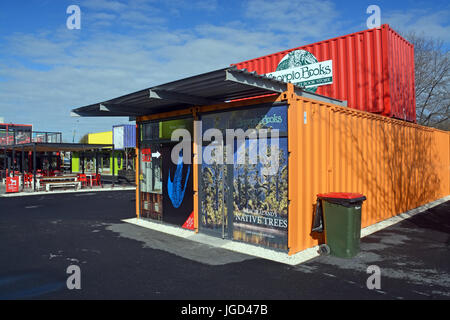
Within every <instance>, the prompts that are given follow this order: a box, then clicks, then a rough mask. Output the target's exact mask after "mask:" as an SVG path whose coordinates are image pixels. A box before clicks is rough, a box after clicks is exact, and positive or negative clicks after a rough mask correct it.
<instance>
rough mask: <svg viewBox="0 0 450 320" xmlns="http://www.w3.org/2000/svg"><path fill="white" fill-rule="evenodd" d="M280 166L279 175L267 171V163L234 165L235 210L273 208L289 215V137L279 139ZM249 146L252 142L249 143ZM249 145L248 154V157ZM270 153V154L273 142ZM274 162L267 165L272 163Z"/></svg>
mask: <svg viewBox="0 0 450 320" xmlns="http://www.w3.org/2000/svg"><path fill="white" fill-rule="evenodd" d="M279 141H280V142H279V149H280V150H279V158H278V160H279V169H278V171H277V173H276V174H275V175H263V174H262V172H261V171H262V170H261V169H262V167H263V165H262V164H260V163H258V164H249V163H248V161H246V163H245V164H236V165H235V166H234V192H233V199H234V211H235V212H234V214H235V215H236V214H241V213H242V212H243V210H244V209H247V211H251V212H257V211H258V210H260V211H269V212H273V213H275V214H277V215H280V216H283V217H284V218H287V193H288V169H287V138H280V140H279ZM247 146H248V143H247ZM248 150H249V148H248V147H247V148H246V157H248ZM267 154H268V155H269V156H270V145H268V150H267ZM269 165H270V163H268V164H266V165H264V166H265V167H267V168H268V167H269Z"/></svg>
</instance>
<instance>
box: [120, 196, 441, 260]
mask: <svg viewBox="0 0 450 320" xmlns="http://www.w3.org/2000/svg"><path fill="white" fill-rule="evenodd" d="M449 200H450V196H446V197H444V198H441V199H439V200H436V201H433V202H430V203H427V204H425V205H423V206H421V207H418V208H415V209H412V210H410V211H407V212H405V213H402V214H399V215H397V216H395V217H392V218H389V219H386V220H384V221H381V222H378V223H376V224H374V225H371V226H369V227H366V228H363V229H362V230H361V238H363V237H366V236H368V235H371V234H373V233H375V232H377V231H380V230H382V229H385V228H387V227H390V226H392V225H394V224H397V223H399V222H401V221H403V220H406V219H409V218H411V217H413V216H415V215H417V214H419V213H421V212H424V211H426V210H428V209H431V208H433V207H435V206H438V205H440V204H442V203H444V202H446V201H449ZM122 221H123V222H126V223H130V224H134V225H137V226H140V227H144V228H148V229H151V230H155V231H159V232H163V233H166V234H170V235H173V236H176V237H180V238H184V239H187V240H191V241H195V242H198V243H202V244H206V245H210V246H213V247H218V248H222V249H227V250H230V251H234V252H238V253H241V254H246V255H250V256H254V257H257V258H262V259H266V260H271V261H275V262H278V263H283V264H287V265H291V266H295V265H299V264H301V263H304V262H307V261H309V260H311V259H313V258H316V257H318V256H319V253H318V249H319V246H315V247H312V248H309V249H306V250H303V251H301V252H299V253H296V254H294V255H291V256H289V255H288V254H287V253H283V252H279V251H275V250H271V249H266V248H262V247H258V246H255V245H251V244H246V243H242V242H237V241H232V240H224V239H220V238H216V237H212V236H209V235H205V234H198V233H194V232H193V231H189V230H185V229H182V228H180V227H176V226H171V225H167V224H162V223H158V222H152V221H148V220H142V219H137V218H132V219H125V220H122Z"/></svg>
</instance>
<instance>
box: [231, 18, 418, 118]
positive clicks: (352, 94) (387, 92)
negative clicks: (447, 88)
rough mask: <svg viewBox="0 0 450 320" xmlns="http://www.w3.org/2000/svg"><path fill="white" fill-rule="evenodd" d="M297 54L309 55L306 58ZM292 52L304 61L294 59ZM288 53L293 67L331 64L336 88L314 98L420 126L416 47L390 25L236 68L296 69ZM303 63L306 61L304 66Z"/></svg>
mask: <svg viewBox="0 0 450 320" xmlns="http://www.w3.org/2000/svg"><path fill="white" fill-rule="evenodd" d="M297 50H304V51H307V52H306V54H307V55H303V53H304V51H297ZM293 51H296V52H298V53H299V54H300V55H297V56H295V57H294V56H293V53H291V52H293ZM289 53H291V56H292V59H293V61H294V62H295V59H296V58H297V61H300V62H299V63H300V64H301V65H302V66H307V65H308V64H311V63H316V62H326V61H328V60H331V62H329V64H332V70H333V71H332V83H331V84H324V85H319V86H318V87H317V89H316V91H315V92H316V93H318V94H321V95H325V96H328V97H331V98H335V99H339V100H344V101H347V103H348V107H350V108H354V109H358V110H363V111H368V112H372V113H378V114H382V115H384V116H388V117H392V118H397V119H402V120H407V121H411V122H415V121H416V96H415V84H414V46H413V45H412V44H410V43H409V42H407V41H406V40H405V39H404V38H402V37H401V36H400V35H399V34H397V33H396V32H395V31H394V30H392V29H391V28H390V27H389V25H387V24H385V25H382V26H381V27H380V28H375V29H370V30H365V31H361V32H357V33H353V34H350V35H346V36H341V37H338V38H334V39H330V40H325V41H321V42H317V43H314V44H310V45H306V46H302V47H298V48H294V49H290V50H285V51H281V52H278V53H274V54H271V55H268V56H264V57H260V58H256V59H253V60H248V61H244V62H240V63H237V64H235V65H236V66H237V67H238V68H239V69H247V70H248V71H250V72H253V71H255V72H257V73H258V74H267V73H272V72H275V71H278V70H283V69H286V68H287V64H289V63H290V64H291V66H295V67H297V66H298V65H299V64H295V63H294V64H292V63H291V62H290V61H287V60H289V58H288V56H287V55H288V54H289ZM311 54H312V56H311ZM299 59H303V62H301V61H302V60H299ZM282 64H284V66H282ZM316 71H318V69H316ZM319 71H320V70H319ZM319 71H318V72H319ZM322 71H323V70H322ZM322 71H320V72H322ZM306 74H308V73H306ZM292 82H294V81H292Z"/></svg>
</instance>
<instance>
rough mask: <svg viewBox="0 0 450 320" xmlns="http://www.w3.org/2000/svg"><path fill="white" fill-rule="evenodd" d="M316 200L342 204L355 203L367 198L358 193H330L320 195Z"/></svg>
mask: <svg viewBox="0 0 450 320" xmlns="http://www.w3.org/2000/svg"><path fill="white" fill-rule="evenodd" d="M317 198H319V199H322V200H331V201H333V202H338V203H340V202H343V203H356V202H362V201H365V200H366V199H367V198H366V197H365V196H364V195H362V194H360V193H350V192H330V193H320V194H318V195H317Z"/></svg>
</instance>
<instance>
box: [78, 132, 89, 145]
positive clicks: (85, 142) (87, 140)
mask: <svg viewBox="0 0 450 320" xmlns="http://www.w3.org/2000/svg"><path fill="white" fill-rule="evenodd" d="M79 143H84V144H88V143H89V134H87V133H86V134H85V135H84V136H83V137H81V139H80V141H79Z"/></svg>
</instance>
